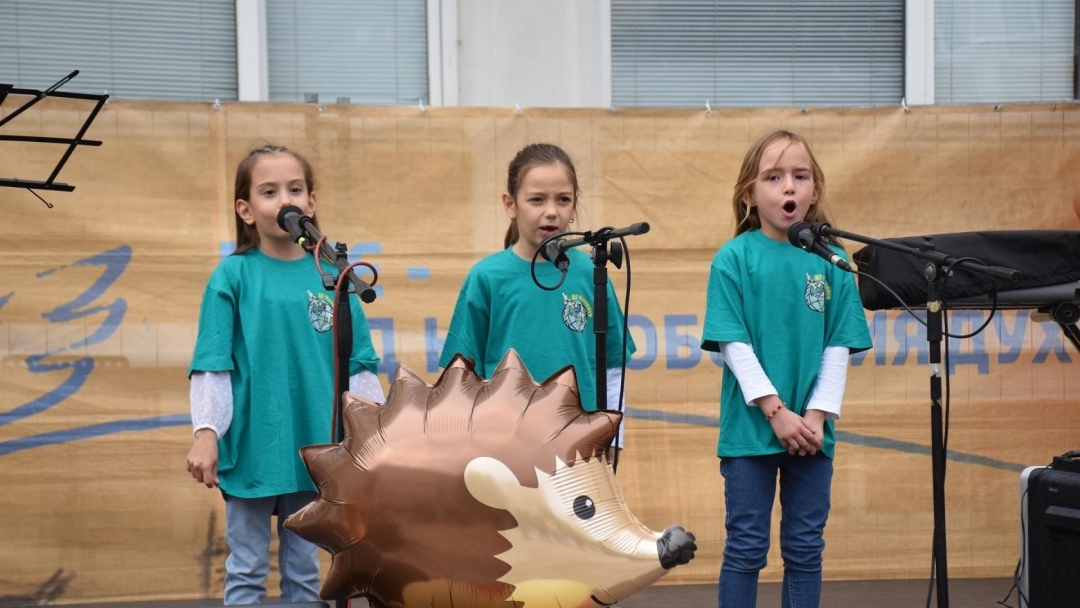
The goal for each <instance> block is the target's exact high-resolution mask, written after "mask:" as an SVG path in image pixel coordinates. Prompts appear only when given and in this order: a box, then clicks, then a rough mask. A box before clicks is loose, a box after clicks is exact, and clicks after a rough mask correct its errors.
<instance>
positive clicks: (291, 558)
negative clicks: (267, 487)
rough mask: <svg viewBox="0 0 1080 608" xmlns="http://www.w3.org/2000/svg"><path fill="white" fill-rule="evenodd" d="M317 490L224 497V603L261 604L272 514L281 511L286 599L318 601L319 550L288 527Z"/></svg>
mask: <svg viewBox="0 0 1080 608" xmlns="http://www.w3.org/2000/svg"><path fill="white" fill-rule="evenodd" d="M317 496H318V494H316V493H315V492H297V493H295V494H283V495H281V496H268V497H266V498H237V497H235V496H228V495H226V496H225V542H227V543H228V544H229V550H230V553H229V557H228V558H226V559H225V603H226V604H259V603H262V600H263V599H264V598H265V597H266V575H267V573H268V572H269V571H270V518H271V517H272V516H273V515H274V514H275V513H277V522H278V523H277V531H278V568H279V570H280V571H281V601H282V602H314V601H319V548H318V546H316V545H314V544H312V543H309V542H308V541H306V540H304V539H302V538H300V537H299V536H297V535H296V534H294V533H293V532H291V531H289V530H286V529H285V526H284V524H285V520H286V519H287V518H288V517H289V516H290V515H292V514H293V513H296V512H297V511H299V510H300V509H301V508H303V507H304V506H305V505H307V504H308V503H310V502H311V501H313V500H315V498H316V497H317Z"/></svg>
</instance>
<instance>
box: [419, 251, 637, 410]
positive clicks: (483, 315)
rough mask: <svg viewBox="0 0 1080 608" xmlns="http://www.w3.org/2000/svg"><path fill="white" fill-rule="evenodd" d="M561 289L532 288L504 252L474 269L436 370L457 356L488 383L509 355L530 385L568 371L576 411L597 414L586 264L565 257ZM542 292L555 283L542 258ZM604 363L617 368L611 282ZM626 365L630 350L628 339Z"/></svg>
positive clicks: (618, 342)
mask: <svg viewBox="0 0 1080 608" xmlns="http://www.w3.org/2000/svg"><path fill="white" fill-rule="evenodd" d="M567 254H568V255H569V257H570V268H569V270H568V272H567V274H566V281H564V282H563V284H562V286H560V287H559V289H556V290H555V291H545V290H543V289H540V288H539V287H537V286H536V284H535V283H533V280H532V277H531V275H530V273H529V264H530V263H529V262H528V261H526V260H523V259H521V258H520V257H518V255H517V254H516V253H514V251H513V250H512V249H505V250H503V251H500V252H499V253H495V254H492V255H490V256H488V257H486V258H484V259H482V260H480V261H479V262H477V263H476V264H475V265H474V266H473V267H472V269H471V270H469V274H468V276H466V277H465V284H464V285H462V286H461V293H460V294H459V295H458V300H457V305H456V306H455V308H454V316H453V318H451V320H450V329H449V331H448V332H447V335H446V343H445V344H444V345H443V350H442V355H441V356H440V357H439V366H440V367H446V366H447V365H449V363H450V360H451V359H453V357H454V355H455V354H457V353H461V354H462V355H465V356H467V357H471V358H472V359H473V360H474V361H476V373H478V374H480V376H481V377H483V378H487V377H489V376H490V375H491V373H492V372H494V371H495V367H496V366H498V364H499V361H501V360H502V358H503V355H505V354H506V352H507V351H508V350H510V349H511V348H513V349H514V350H516V351H517V353H518V355H520V356H521V360H522V361H524V362H525V365H526V366H527V367H528V368H529V372H530V373H531V374H532V376H533V378H534V379H536V381H537V382H541V381H543V380H545V379H547V378H548V377H550V376H551V375H552V374H554V373H555V372H557V371H559V370H560V369H562V368H564V367H566V366H567V365H573V366H574V371H575V373H576V375H577V382H578V394H579V395H580V397H581V405H582V406H583V407H584V408H585V409H586V410H588V411H590V412H591V411H594V410H595V409H596V378H595V371H594V370H595V369H596V368H595V367H594V366H593V361H594V360H595V359H596V346H595V344H596V336H595V334H593V305H592V301H593V282H592V277H593V264H592V260H591V259H589V256H588V255H586V254H584V253H582V252H580V251H576V250H571V251H568V252H567ZM536 277H537V279H539V280H540V282H541V284H543V285H547V286H553V285H555V284H556V283H558V280H559V270H558V269H557V268H555V266H554V265H553V264H552V263H550V262H545V261H544V260H543V259H542V258H541V259H540V260H539V261H538V262H537V264H536ZM607 296H608V318H607V327H608V333H607V363H606V366H605V367H606V368H612V367H619V366H621V365H622V354H621V353H622V335H623V331H622V326H623V315H622V309H621V308H620V306H619V301H618V299H616V297H615V290H614V288H613V287H612V286H611V281H610V280H609V281H608V284H607ZM626 349H627V357H629V356H630V355H632V354H633V353H634V351H635V350H636V347H635V346H634V340H633V338H630V337H629V336H627V341H626Z"/></svg>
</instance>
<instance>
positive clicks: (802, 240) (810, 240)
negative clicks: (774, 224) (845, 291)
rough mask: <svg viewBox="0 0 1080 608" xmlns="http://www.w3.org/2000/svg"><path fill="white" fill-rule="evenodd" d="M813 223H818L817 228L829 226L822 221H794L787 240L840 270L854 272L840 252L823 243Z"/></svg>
mask: <svg viewBox="0 0 1080 608" xmlns="http://www.w3.org/2000/svg"><path fill="white" fill-rule="evenodd" d="M815 225H818V226H819V229H820V228H821V227H824V228H828V227H829V225H828V224H826V223H824V222H814V224H813V225H811V224H807V223H806V222H796V223H794V224H792V225H791V228H788V233H787V234H788V241H789V242H791V244H792V245H794V246H796V247H798V248H799V249H802V250H803V251H807V252H809V253H813V254H815V255H818V256H821V257H822V258H824V259H825V261H827V262H828V263H830V264H832V265H833V266H836V267H837V268H839V269H840V270H844V271H847V272H854V270H852V269H851V265H850V264H848V263H847V261H846V260H845V259H844V258H843V257H841V256H840V254H838V253H836V252H835V251H833V250H832V249H830V248H829V246H828V245H826V244H825V241H823V240H822V239H821V236H819V235H817V234H815V232H814V226H815Z"/></svg>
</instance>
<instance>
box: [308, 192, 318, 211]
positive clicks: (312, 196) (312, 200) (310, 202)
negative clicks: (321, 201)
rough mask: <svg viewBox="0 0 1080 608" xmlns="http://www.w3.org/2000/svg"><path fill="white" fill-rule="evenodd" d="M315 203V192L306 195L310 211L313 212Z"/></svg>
mask: <svg viewBox="0 0 1080 608" xmlns="http://www.w3.org/2000/svg"><path fill="white" fill-rule="evenodd" d="M315 203H316V200H315V193H314V192H312V193H311V194H309V195H308V205H310V206H311V212H312V213H315Z"/></svg>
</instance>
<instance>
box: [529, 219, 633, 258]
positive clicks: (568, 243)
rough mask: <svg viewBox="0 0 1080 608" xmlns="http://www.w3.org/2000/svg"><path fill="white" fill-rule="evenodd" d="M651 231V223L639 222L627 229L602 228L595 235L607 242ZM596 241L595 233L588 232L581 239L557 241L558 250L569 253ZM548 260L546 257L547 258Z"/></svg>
mask: <svg viewBox="0 0 1080 608" xmlns="http://www.w3.org/2000/svg"><path fill="white" fill-rule="evenodd" d="M648 231H649V222H638V223H636V224H630V225H629V226H627V227H626V228H614V229H612V228H601V229H600V230H597V231H596V233H595V236H596V237H602V238H603V239H605V240H613V239H619V238H622V237H624V236H636V235H639V234H645V233H646V232H648ZM594 240H596V239H595V237H594V233H592V232H586V233H585V236H583V237H581V238H580V239H557V240H556V241H555V242H557V243H558V247H557V248H558V250H559V251H560V252H562V251H568V250H570V249H573V248H574V247H581V246H582V245H591V244H592V242H593V241H594ZM545 258H546V256H545Z"/></svg>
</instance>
